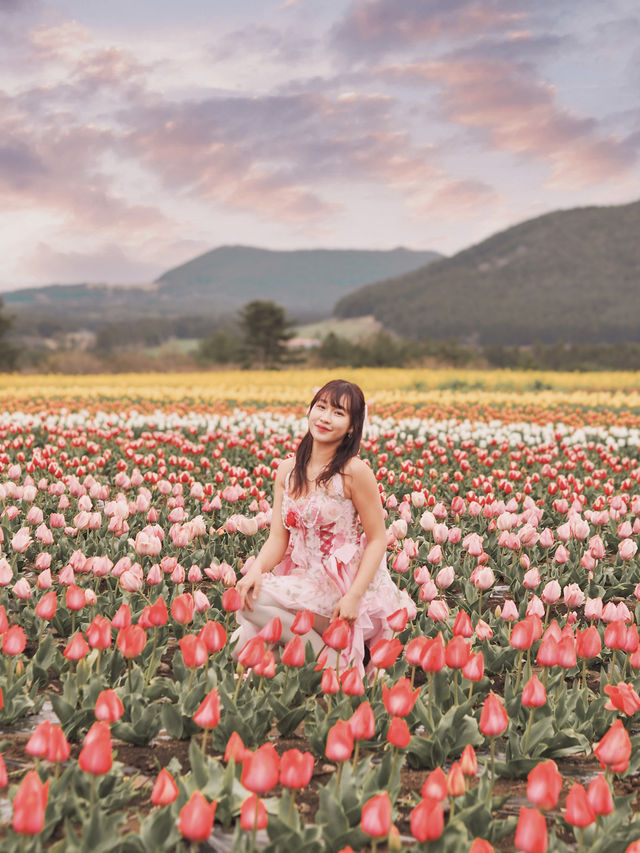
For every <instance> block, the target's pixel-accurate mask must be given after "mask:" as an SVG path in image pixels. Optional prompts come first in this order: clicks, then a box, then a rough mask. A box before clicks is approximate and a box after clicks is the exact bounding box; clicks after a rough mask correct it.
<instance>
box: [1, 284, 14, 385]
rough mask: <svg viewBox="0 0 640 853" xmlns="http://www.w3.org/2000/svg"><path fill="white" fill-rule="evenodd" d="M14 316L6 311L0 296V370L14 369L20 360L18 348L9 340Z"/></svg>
mask: <svg viewBox="0 0 640 853" xmlns="http://www.w3.org/2000/svg"><path fill="white" fill-rule="evenodd" d="M12 323H13V318H12V317H8V316H7V315H6V314H5V313H4V303H3V301H2V299H1V298H0V372H2V371H6V370H13V369H14V367H15V366H16V363H17V361H18V350H17V349H16V348H15V347H14V346H13V345H12V344H10V343H9V341H7V339H6V337H7V333H8V331H9V329H10V328H11V325H12Z"/></svg>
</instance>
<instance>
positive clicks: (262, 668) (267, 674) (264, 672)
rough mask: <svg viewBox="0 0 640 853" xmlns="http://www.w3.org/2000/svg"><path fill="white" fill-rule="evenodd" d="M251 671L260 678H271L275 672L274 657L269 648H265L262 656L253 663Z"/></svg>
mask: <svg viewBox="0 0 640 853" xmlns="http://www.w3.org/2000/svg"><path fill="white" fill-rule="evenodd" d="M253 671H254V673H255V674H256V675H259V676H261V677H262V678H273V676H274V675H275V674H276V659H275V655H274V654H273V652H272V651H271V649H267V650H266V651H265V653H264V654H263V655H262V658H261V659H260V660H259V661H258V662H257V663H256V664H255V665H254V667H253Z"/></svg>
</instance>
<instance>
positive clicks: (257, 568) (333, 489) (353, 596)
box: [236, 379, 416, 672]
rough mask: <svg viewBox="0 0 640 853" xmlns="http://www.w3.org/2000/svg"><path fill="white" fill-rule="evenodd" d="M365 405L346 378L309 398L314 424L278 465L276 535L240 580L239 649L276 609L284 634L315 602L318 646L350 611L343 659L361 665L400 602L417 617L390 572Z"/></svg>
mask: <svg viewBox="0 0 640 853" xmlns="http://www.w3.org/2000/svg"><path fill="white" fill-rule="evenodd" d="M365 411H366V406H365V401H364V395H363V393H362V391H361V389H360V388H359V387H358V386H357V385H354V384H353V383H352V382H347V381H345V380H342V379H334V380H332V381H331V382H328V383H327V384H326V385H325V386H324V387H323V388H321V389H320V390H319V391H318V392H317V394H316V395H315V396H314V398H313V400H312V401H311V405H310V406H309V410H308V419H309V427H308V431H307V433H306V435H305V436H304V438H303V439H302V441H301V442H300V445H299V446H298V449H297V451H296V454H295V457H292V458H290V459H285V460H284V461H283V462H282V463H281V465H280V467H279V468H278V473H277V476H276V481H275V492H274V501H273V516H272V522H271V529H270V532H269V537H268V539H267V541H266V542H265V544H264V545H263V547H262V548H261V550H260V553H259V554H258V556H257V558H256V560H255V562H253V564H252V565H251V567H250V568H249V569H248V571H247V573H246V575H245V576H244V577H243V578H242V580H240V581H239V582H238V591H239V592H240V594H241V596H242V602H243V609H242V610H241V611H239V612H238V613H237V618H238V622H239V624H240V628H239V630H238V632H237V639H238V643H237V646H236V648H237V649H238V650H239V649H241V648H242V647H243V646H244V644H245V643H246V642H247V641H248V640H249V639H250V638H251V637H253V636H255V635H256V634H257V633H258V632H259V630H260V629H261V628H262V627H263V626H264V625H266V624H267V622H268V621H269V620H270V619H272V618H273V617H275V616H278V617H279V618H280V620H281V622H282V628H283V631H282V637H281V639H282V641H284V642H286V641H287V640H289V639H291V638H292V637H293V634H292V633H291V630H290V629H291V624H292V623H293V620H294V619H295V616H296V613H297V612H298V611H300V610H311V611H312V612H313V613H314V617H315V618H314V629H313V630H312V631H310V632H309V633H308V634H307V635H305V636H306V639H308V640H309V641H310V642H311V644H312V646H313V648H314V650H315V651H316V653H318V652H319V651H320V650H321V649H322V647H323V642H322V639H321V636H320V635H321V634H322V633H323V631H324V630H325V629H326V627H327V626H328V625H329V623H330V622H331V620H333V619H335V618H337V617H340V618H342V619H345V620H346V621H347V622H348V623H349V624H350V625H351V628H352V630H351V632H350V642H349V645H348V646H347V648H346V649H345V650H344V651H343V652H342V654H341V660H340V666H341V668H343V667H344V666H346V665H347V664H349V663H351V664H354V665H356V666H357V667H358V668H359V670H360V671H361V672H362V671H363V669H364V667H363V657H364V644H365V643H370V642H375V641H376V640H378V639H381V638H383V637H388V636H390V635H391V630H390V628H389V626H388V624H387V621H386V620H387V616H389V615H390V614H391V613H393V612H394V611H396V610H398V609H399V608H401V607H406V608H407V611H408V613H409V616H410V617H413V616H414V615H415V612H416V608H415V605H414V603H413V601H412V600H411V598H410V597H409V596H408V595H407V594H406V592H401V591H400V590H399V589H398V588H397V587H396V585H395V584H394V583H393V581H392V580H391V577H390V576H389V571H388V569H387V565H386V559H385V554H386V532H385V526H384V518H383V514H382V506H381V503H380V496H379V493H378V485H377V482H376V479H375V477H374V475H373V472H372V471H371V469H370V468H369V466H368V465H367V464H366V463H365V462H363V461H362V460H361V459H359V458H358V456H357V454H358V450H359V448H360V441H361V438H362V428H363V425H364V418H365Z"/></svg>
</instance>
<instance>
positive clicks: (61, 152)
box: [0, 0, 640, 293]
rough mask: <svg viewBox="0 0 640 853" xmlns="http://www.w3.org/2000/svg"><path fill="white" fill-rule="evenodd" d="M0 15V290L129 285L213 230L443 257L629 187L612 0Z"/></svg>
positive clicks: (626, 45)
mask: <svg viewBox="0 0 640 853" xmlns="http://www.w3.org/2000/svg"><path fill="white" fill-rule="evenodd" d="M0 20H2V23H3V26H4V30H5V32H6V33H7V36H8V38H7V45H8V46H7V48H6V51H5V53H4V56H3V57H2V58H0V67H2V71H3V80H4V82H3V86H2V87H1V88H0V93H1V94H2V96H3V99H4V103H5V109H4V111H3V115H2V117H0V126H1V127H2V130H3V140H4V142H3V145H1V146H0V193H2V200H3V205H2V208H3V212H2V213H1V214H0V216H1V217H2V218H1V220H0V221H2V225H3V227H2V229H0V235H1V236H0V240H1V241H2V250H3V257H4V259H5V265H4V270H3V273H2V277H1V279H0V292H2V293H6V292H7V291H11V290H17V289H24V288H27V287H41V286H46V285H50V284H53V283H58V282H60V283H66V284H75V283H92V284H98V283H106V284H113V285H127V284H129V285H134V284H137V283H140V284H147V283H150V282H152V281H154V280H155V279H157V278H158V277H159V276H160V275H162V274H163V273H165V272H167V271H168V270H170V269H172V268H175V267H177V266H181V265H182V264H183V263H186V262H188V261H190V260H193V259H194V258H196V257H198V256H199V255H202V254H204V253H206V252H209V251H214V250H215V249H216V248H223V247H225V246H244V247H249V248H260V249H265V250H269V251H310V250H319V249H324V250H334V251H338V250H353V251H392V250H393V249H395V248H407V249H409V250H410V251H434V252H439V253H441V254H443V255H445V256H448V257H450V256H452V255H455V254H457V253H458V252H459V251H462V250H464V249H468V248H470V247H471V246H474V245H476V244H478V243H480V242H482V241H483V240H484V239H486V238H488V237H490V236H492V235H494V234H496V233H499V232H501V231H504V230H506V229H507V228H509V227H512V226H514V225H518V224H521V223H523V222H525V221H527V220H529V219H533V218H536V217H538V216H540V215H544V214H546V213H551V212H554V211H558V210H569V209H573V208H578V207H587V206H618V205H621V204H627V203H630V202H633V201H635V200H637V199H638V198H640V166H639V164H638V152H639V150H640V110H639V109H638V107H639V106H640V103H639V102H640V95H639V94H638V92H637V86H636V85H635V82H634V81H635V80H637V76H638V71H639V70H640V54H639V53H638V51H637V49H636V45H637V44H638V36H639V35H640V10H639V9H638V7H637V4H636V3H635V2H633V0H616V2H613V3H610V4H606V5H604V4H601V3H598V2H597V0H586V2H584V3H580V4H578V3H577V2H576V0H559V2H558V3H557V4H554V8H553V9H550V8H531V7H530V4H528V3H526V2H525V0H493V2H489V0H456V2H455V3H454V4H451V3H444V2H443V0H422V2H420V0H366V2H365V0H337V2H336V3H334V4H331V5H330V6H328V5H326V4H322V5H321V6H320V5H318V4H311V3H309V2H308V0H285V2H282V0H273V2H272V0H249V2H247V3H245V4H243V5H242V6H241V7H239V8H235V7H234V8H230V7H229V6H228V5H227V4H225V3H222V2H218V0H216V2H213V3H211V2H207V3H205V2H204V0H191V2H190V3H188V4H186V5H182V6H180V7H179V8H178V7H177V6H176V5H175V4H172V3H169V2H165V0H163V2H157V0H156V2H151V0H134V2H128V3H125V2H123V0H115V2H114V3H112V4H109V7H108V8H106V7H105V6H103V5H102V4H99V5H95V4H89V5H87V4H82V3H81V2H80V0H58V2H56V3H55V4H53V3H52V2H46V0H10V2H6V3H4V4H3V5H2V6H1V7H0ZM150 22H151V23H150ZM363 234H366V239H363ZM354 246H357V247H358V248H355V249H354Z"/></svg>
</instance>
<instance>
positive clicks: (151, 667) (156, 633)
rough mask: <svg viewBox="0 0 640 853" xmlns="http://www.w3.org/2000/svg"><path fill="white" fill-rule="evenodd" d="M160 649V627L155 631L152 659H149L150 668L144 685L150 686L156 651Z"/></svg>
mask: <svg viewBox="0 0 640 853" xmlns="http://www.w3.org/2000/svg"><path fill="white" fill-rule="evenodd" d="M157 648H158V626H157V625H156V627H155V628H154V629H153V648H152V649H151V658H150V659H149V666H148V667H147V672H146V674H145V677H144V683H145V684H148V683H149V679H150V678H151V670H152V669H153V662H154V660H155V656H156V649H157Z"/></svg>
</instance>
